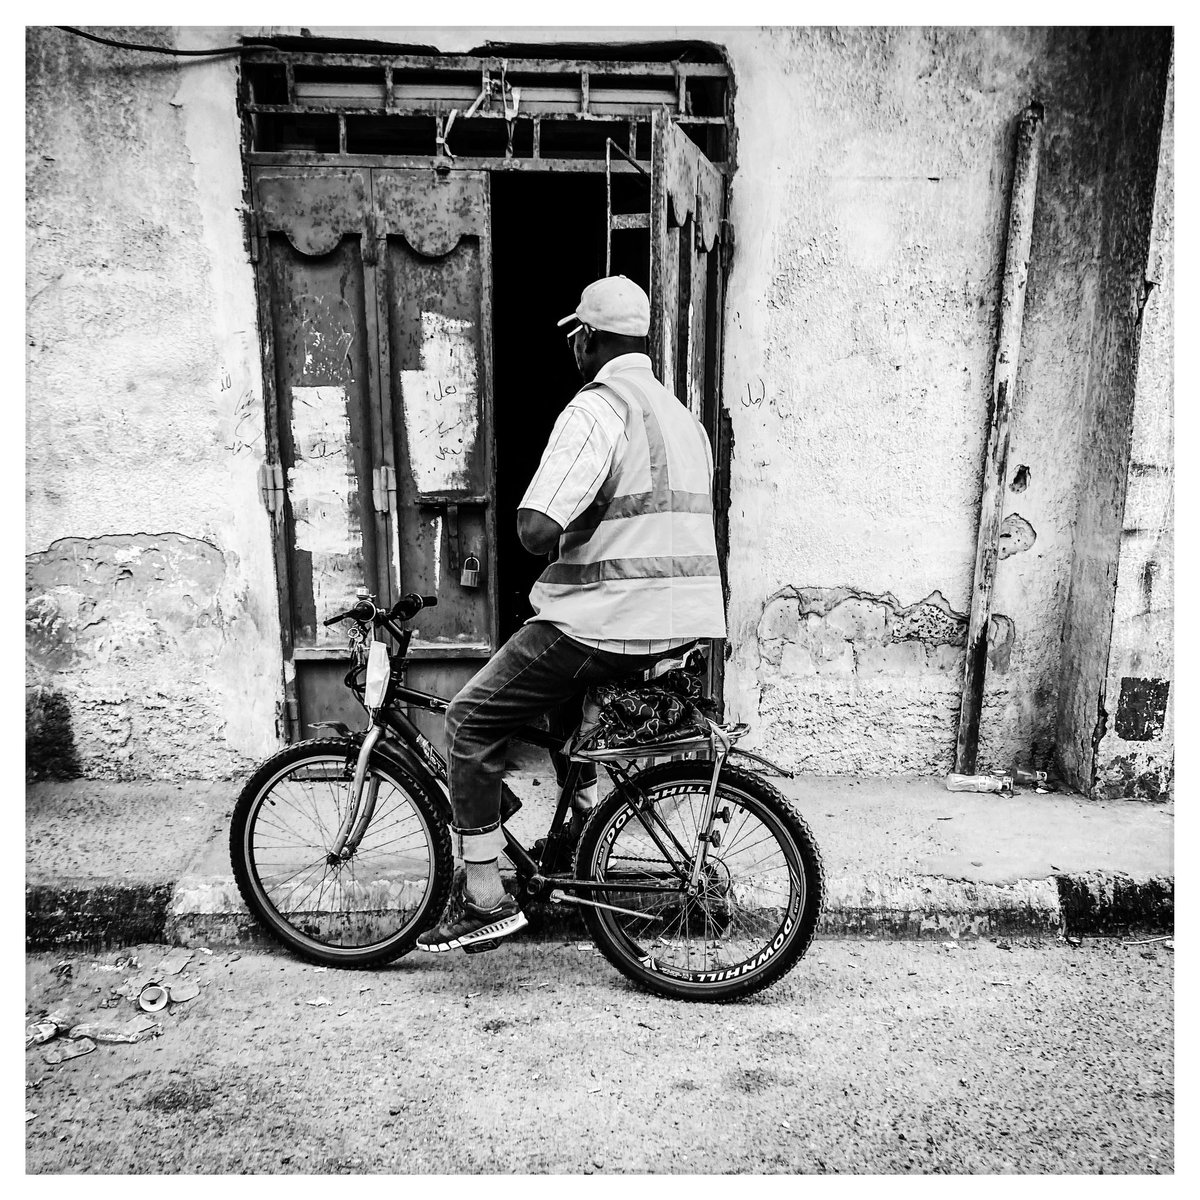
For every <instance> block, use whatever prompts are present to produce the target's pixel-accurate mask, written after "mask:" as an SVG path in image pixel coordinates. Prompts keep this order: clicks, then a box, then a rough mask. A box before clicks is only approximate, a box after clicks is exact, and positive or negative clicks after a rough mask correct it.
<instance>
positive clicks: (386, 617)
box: [323, 592, 438, 625]
mask: <svg viewBox="0 0 1200 1200" xmlns="http://www.w3.org/2000/svg"><path fill="white" fill-rule="evenodd" d="M437 602H438V601H437V597H436V596H420V595H418V594H417V593H416V592H409V593H408V595H407V596H401V597H400V599H399V600H397V601H396V603H395V604H394V605H392V607H391V608H390V609H388V610H384V609H382V608H377V607H376V605H375V604H374V603H373V602H372V601H370V600H360V601H359V602H358V603H357V604H356V605H355V606H354V607H353V608H348V609H346V611H345V612H340V613H338V614H337V615H336V616H332V617H330V618H329V619H328V620H327V621H325V622H323V623H324V624H325V625H336V624H337V623H338V622H339V621H345V620H347V619H348V618H352V619H353V620H355V621H362V622H363V623H364V624H365V623H366V622H367V621H373V622H374V623H375V624H376V625H379V624H381V623H382V622H384V621H411V620H412V619H413V617H415V616H416V615H417V613H419V612H420V611H421V609H423V608H436V607H437Z"/></svg>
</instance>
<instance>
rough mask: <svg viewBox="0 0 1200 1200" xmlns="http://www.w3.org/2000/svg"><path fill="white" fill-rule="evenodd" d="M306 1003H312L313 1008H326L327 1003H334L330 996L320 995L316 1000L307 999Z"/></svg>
mask: <svg viewBox="0 0 1200 1200" xmlns="http://www.w3.org/2000/svg"><path fill="white" fill-rule="evenodd" d="M304 1003H305V1004H311V1005H312V1007H313V1008H324V1007H325V1006H326V1005H330V1004H332V1003H333V1001H332V1000H330V999H329V997H328V996H318V997H317V998H316V999H315V1000H306V1001H305V1002H304Z"/></svg>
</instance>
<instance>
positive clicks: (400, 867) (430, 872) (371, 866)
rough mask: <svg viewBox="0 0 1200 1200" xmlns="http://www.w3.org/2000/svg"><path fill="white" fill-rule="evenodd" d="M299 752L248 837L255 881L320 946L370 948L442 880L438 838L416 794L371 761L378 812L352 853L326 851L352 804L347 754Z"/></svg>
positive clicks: (259, 807) (272, 787) (251, 822)
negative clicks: (304, 756) (340, 856)
mask: <svg viewBox="0 0 1200 1200" xmlns="http://www.w3.org/2000/svg"><path fill="white" fill-rule="evenodd" d="M328 765H329V768H330V769H329V770H324V769H322V763H321V762H320V761H319V760H316V761H314V760H308V761H305V760H300V761H299V762H298V764H297V768H296V771H295V773H294V774H289V773H288V772H287V771H284V772H283V774H281V775H280V776H278V777H277V778H276V779H275V780H274V782H273V783H270V784H268V785H266V787H265V790H264V791H263V792H262V793H260V796H259V799H258V801H257V804H256V807H255V809H254V810H253V814H252V815H251V817H250V818H249V819H248V824H247V829H248V832H247V841H248V851H249V854H250V857H251V861H252V862H253V864H254V876H255V879H256V880H257V883H256V890H257V891H258V892H259V895H260V896H261V900H262V902H263V903H265V905H266V906H267V907H268V908H269V909H270V910H271V911H272V912H274V913H277V914H278V921H279V922H282V923H283V924H285V925H287V926H289V927H290V929H291V931H292V932H293V933H294V934H296V935H298V936H300V937H301V938H302V939H305V940H309V941H311V942H312V943H313V944H314V945H315V946H321V947H328V948H330V949H334V948H338V949H345V950H358V949H369V948H370V947H372V946H375V945H382V944H383V943H384V942H386V941H389V940H391V939H393V938H395V937H396V936H397V935H398V934H400V933H402V932H403V931H405V930H406V929H408V928H410V927H411V923H412V921H413V918H414V917H415V916H416V915H417V914H418V913H419V912H422V911H424V908H425V905H426V904H427V902H428V896H429V894H430V891H431V888H432V887H433V886H434V880H435V871H436V869H437V868H436V866H435V859H434V842H433V841H432V834H431V831H430V827H429V825H428V823H427V820H426V817H425V816H424V815H423V814H422V812H421V810H420V809H419V808H418V807H417V806H416V804H415V803H414V800H413V797H412V795H411V794H410V793H409V792H407V791H406V790H405V789H404V788H403V787H401V786H399V785H398V784H397V783H396V782H395V781H394V780H392V779H391V778H390V777H388V776H386V775H383V774H382V773H380V772H376V771H374V770H373V772H372V774H371V775H370V776H368V780H367V786H372V785H374V786H375V787H376V796H375V807H374V812H373V814H372V819H371V822H370V824H369V825H368V827H367V829H366V831H365V832H364V834H363V838H362V841H361V844H360V845H359V846H358V847H357V848H356V849H355V851H354V853H353V854H351V855H349V856H348V857H346V858H345V859H344V860H342V861H339V862H337V863H331V862H329V860H328V854H329V853H330V851H331V849H332V846H333V843H334V838H335V836H336V833H337V830H338V829H340V828H341V825H342V822H343V820H344V819H345V817H346V814H347V813H348V812H349V811H350V807H349V800H350V796H351V793H352V783H353V780H352V777H351V776H350V774H349V773H348V772H347V771H345V770H344V768H343V767H342V765H341V760H340V759H332V760H331V761H330V762H329V764H328Z"/></svg>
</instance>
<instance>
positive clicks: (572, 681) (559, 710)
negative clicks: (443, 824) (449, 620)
mask: <svg viewBox="0 0 1200 1200" xmlns="http://www.w3.org/2000/svg"><path fill="white" fill-rule="evenodd" d="M678 653H679V651H677V650H668V651H663V652H660V653H657V654H612V653H610V652H609V651H607V650H593V649H592V648H591V647H590V646H585V645H584V644H583V643H582V642H577V641H575V639H574V638H570V637H568V636H567V635H566V634H565V633H563V632H562V631H561V630H560V629H559V628H558V627H557V626H555V625H551V624H549V623H548V622H545V621H532V622H529V623H528V624H525V625H522V626H521V628H520V629H518V630H517V632H516V633H514V634H513V636H512V637H511V638H509V639H508V641H507V642H505V643H504V645H503V646H501V647H500V649H499V650H498V651H497V652H496V654H495V655H494V656H493V657H492V659H491V660H490V661H489V662H488V664H487V666H485V667H484V668H483V670H481V671H480V672H479V674H478V675H476V676H475V677H474V678H473V679H472V680H471V681H470V682H469V683H468V684H467V685H466V687H464V688H463V690H462V691H461V692H459V693H458V695H457V696H455V697H454V699H453V700H452V701H451V703H450V707H449V709H448V710H447V711H446V741H447V744H448V746H449V759H450V802H451V805H452V807H453V809H454V833H455V850H456V853H461V857H462V858H463V859H465V860H466V861H467V862H490V861H491V860H492V859H494V858H496V857H497V856H498V855H499V853H500V851H501V850H503V849H504V834H503V832H502V831H501V829H500V782H501V779H502V778H503V775H504V760H505V751H506V749H507V746H508V739H509V736H510V735H511V734H512V732H513V730H515V729H516V728H517V727H518V726H520V725H527V724H529V723H530V722H531V721H533V720H535V719H536V718H537V717H540V716H541V715H542V714H543V713H547V714H548V715H549V717H550V728H551V731H552V732H554V733H558V734H560V735H562V736H564V737H565V736H566V735H567V734H568V733H570V732H571V731H572V730H573V729H574V728H575V726H576V725H578V724H579V719H580V714H581V711H582V707H583V694H584V692H585V691H586V690H587V688H589V687H590V686H591V685H592V684H594V683H604V682H605V681H607V680H611V679H618V678H620V677H621V676H623V675H630V674H632V673H633V672H635V671H644V670H646V669H647V668H648V667H650V666H651V665H653V664H654V663H655V662H657V661H658V660H659V659H660V658H663V657H665V656H666V655H668V654H678ZM554 758H555V768H556V770H557V772H558V781H559V785H560V786H561V784H562V783H563V779H564V777H565V773H566V764H567V760H566V759H565V758H564V757H563V756H561V755H555V756H554ZM595 770H596V769H595V767H593V766H591V764H589V765H588V766H587V767H586V768H585V774H584V776H583V778H582V780H581V785H586V784H588V783H589V782H594V781H595V777H596V775H595Z"/></svg>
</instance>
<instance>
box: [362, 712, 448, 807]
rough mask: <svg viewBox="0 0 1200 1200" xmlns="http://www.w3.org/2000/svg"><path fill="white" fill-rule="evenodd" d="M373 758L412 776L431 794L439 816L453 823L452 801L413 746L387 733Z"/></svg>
mask: <svg viewBox="0 0 1200 1200" xmlns="http://www.w3.org/2000/svg"><path fill="white" fill-rule="evenodd" d="M362 737H363V735H362V734H358V735H356V744H358V745H362ZM371 757H372V758H382V759H383V760H384V761H385V762H389V763H392V764H393V765H394V766H396V767H398V768H399V769H400V770H402V771H404V772H406V773H407V774H409V775H411V776H412V777H413V778H414V779H415V780H416V781H417V782H418V783H419V784H421V786H422V787H423V788H424V789H425V791H427V792H428V793H429V798H430V799H431V800H432V801H433V802H434V804H435V805H436V807H437V811H438V815H439V816H441V817H444V818H445V821H446V824H447V825H449V824H451V823H452V816H453V814H452V813H451V811H450V800H449V798H448V797H447V795H446V793H445V792H444V791H443V790H442V785H441V784H440V783H439V782H438V779H437V776H435V775H434V773H433V772H432V771H431V770H430V769H429V768H428V767H427V766H426V765H425V763H424V761H423V760H422V759H421V757H420V756H419V755H418V754H417V752H416V751H415V750H413V749H412V747H411V746H407V745H405V744H404V743H403V742H399V741H396V740H395V739H394V738H390V737H388V735H387V734H386V733H385V734H384V735H383V737H381V738H380V739H379V741H378V742H377V743H376V745H375V749H374V750H373V751H371Z"/></svg>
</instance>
